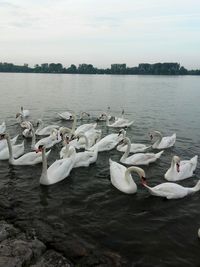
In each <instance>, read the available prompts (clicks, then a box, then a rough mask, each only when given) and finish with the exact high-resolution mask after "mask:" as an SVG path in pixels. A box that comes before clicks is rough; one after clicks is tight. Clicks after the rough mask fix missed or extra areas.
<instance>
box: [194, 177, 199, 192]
mask: <svg viewBox="0 0 200 267" xmlns="http://www.w3.org/2000/svg"><path fill="white" fill-rule="evenodd" d="M193 190H194V192H197V191H199V190H200V180H198V182H197V183H196V185H195V186H194V187H193Z"/></svg>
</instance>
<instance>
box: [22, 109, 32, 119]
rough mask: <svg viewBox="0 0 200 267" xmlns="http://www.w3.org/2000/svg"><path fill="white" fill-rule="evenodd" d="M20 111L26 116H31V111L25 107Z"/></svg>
mask: <svg viewBox="0 0 200 267" xmlns="http://www.w3.org/2000/svg"><path fill="white" fill-rule="evenodd" d="M20 113H21V114H22V115H23V117H24V118H26V117H29V116H30V111H29V110H28V109H24V108H23V107H21V111H20Z"/></svg>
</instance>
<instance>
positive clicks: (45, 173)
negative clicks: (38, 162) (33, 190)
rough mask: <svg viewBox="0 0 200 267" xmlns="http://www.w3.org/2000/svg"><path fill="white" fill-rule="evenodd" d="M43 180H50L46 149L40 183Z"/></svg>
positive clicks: (43, 150)
mask: <svg viewBox="0 0 200 267" xmlns="http://www.w3.org/2000/svg"><path fill="white" fill-rule="evenodd" d="M41 180H48V177H47V157H46V149H42V174H41V177H40V181H41Z"/></svg>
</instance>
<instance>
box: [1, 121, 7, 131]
mask: <svg viewBox="0 0 200 267" xmlns="http://www.w3.org/2000/svg"><path fill="white" fill-rule="evenodd" d="M5 131H6V123H5V121H4V122H2V124H1V125H0V134H3V133H5Z"/></svg>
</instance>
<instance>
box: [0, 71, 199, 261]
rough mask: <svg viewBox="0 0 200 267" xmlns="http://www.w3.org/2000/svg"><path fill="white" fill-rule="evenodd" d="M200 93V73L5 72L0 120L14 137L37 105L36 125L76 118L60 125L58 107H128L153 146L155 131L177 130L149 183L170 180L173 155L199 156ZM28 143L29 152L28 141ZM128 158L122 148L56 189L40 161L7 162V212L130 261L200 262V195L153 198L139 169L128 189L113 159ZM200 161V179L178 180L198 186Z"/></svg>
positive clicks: (0, 184)
mask: <svg viewBox="0 0 200 267" xmlns="http://www.w3.org/2000/svg"><path fill="white" fill-rule="evenodd" d="M199 99H200V77H195V76H194V77H192V76H185V77H181V76H120V75H119V76H109V75H57V74H55V75H48V74H3V73H0V124H1V123H2V121H4V120H5V121H6V124H7V128H8V131H9V133H10V135H11V136H14V135H16V134H17V133H19V134H20V133H21V132H22V131H21V128H20V127H19V125H18V124H16V119H15V115H16V113H17V112H18V111H19V110H20V107H21V106H24V108H25V109H29V110H30V111H31V118H30V120H31V121H33V122H35V121H36V120H37V119H38V118H42V119H43V120H44V122H45V124H49V123H52V124H54V123H57V124H59V125H63V126H64V125H67V126H69V125H70V124H69V123H65V122H64V121H60V120H59V119H58V117H57V115H56V112H63V111H66V110H68V109H72V110H74V111H76V112H77V113H79V112H81V111H87V112H89V113H90V114H91V116H92V117H93V118H95V116H96V115H99V114H100V113H101V112H102V111H106V110H107V107H108V106H110V108H111V113H112V114H113V115H117V116H119V115H120V113H121V111H122V109H124V110H125V117H127V118H129V119H134V120H135V122H134V124H133V125H132V126H131V128H129V129H128V130H127V135H128V136H129V137H130V138H131V140H133V141H135V142H142V143H145V144H149V143H150V140H149V137H148V132H149V131H150V130H152V129H155V130H159V131H161V132H162V133H163V135H165V136H167V135H171V134H173V133H174V132H176V134H177V141H176V144H175V146H174V147H173V148H170V149H167V150H165V152H164V154H163V155H162V156H161V158H160V159H159V160H158V161H157V162H156V163H153V164H151V165H150V166H149V167H144V170H145V172H146V176H147V177H148V184H149V185H150V186H154V185H157V184H159V183H162V182H164V181H165V180H164V179H163V176H164V173H165V172H166V170H167V169H168V168H169V166H170V162H171V158H172V156H173V155H175V154H176V155H179V156H180V157H181V158H183V159H189V158H190V157H192V156H194V155H196V154H197V155H199V154H200V123H199V121H200V120H199V117H200V105H199ZM91 121H93V120H91ZM98 128H99V129H102V131H103V135H106V134H108V133H111V132H117V130H113V129H107V128H106V126H105V123H104V122H101V123H98ZM21 140H23V138H22V136H21V135H20V138H19V142H20V141H21ZM25 144H26V151H29V149H30V141H27V140H25ZM60 148H61V144H59V145H57V146H56V147H54V148H53V149H52V152H51V155H50V157H49V164H51V163H52V162H53V161H54V160H55V159H57V158H58V157H59V150H60ZM120 156H121V154H120V153H119V152H118V151H116V150H112V151H110V152H101V153H99V155H98V159H97V162H96V163H95V164H93V165H91V166H90V167H88V168H77V169H73V170H72V172H71V174H70V176H69V177H68V178H66V179H65V180H63V181H62V182H60V183H58V184H55V185H52V186H49V187H45V186H41V185H40V184H39V178H40V174H41V168H42V166H41V164H39V165H37V166H33V167H31V166H30V167H22V166H21V167H20V166H18V167H13V166H10V165H9V164H8V162H7V161H0V206H1V210H3V211H4V214H0V215H1V217H6V218H7V219H10V220H11V221H14V222H16V223H18V224H19V225H24V227H25V228H26V229H27V228H30V229H32V228H34V229H35V230H34V231H36V232H37V231H38V232H39V229H38V228H40V225H41V224H42V223H45V224H46V225H49V226H50V227H52V228H51V229H54V231H53V232H51V233H49V235H51V238H52V240H53V238H55V237H56V238H57V239H58V237H59V243H60V246H61V247H62V245H63V246H64V244H65V239H66V238H67V237H68V235H69V233H72V234H73V235H76V236H78V237H80V239H82V240H86V241H87V242H88V243H91V244H93V245H94V246H95V247H96V248H98V250H100V251H101V250H102V251H105V250H111V251H114V252H117V253H119V254H120V255H121V256H122V257H123V258H125V259H126V260H127V261H128V266H198V265H199V264H200V242H199V240H198V238H197V230H198V228H199V227H200V209H199V207H200V205H199V203H200V193H199V192H197V193H196V194H194V195H191V196H188V197H185V198H184V199H179V200H170V201H169V200H165V199H162V198H158V197H154V196H150V195H149V193H148V192H147V191H146V190H145V188H143V187H142V186H141V184H140V181H139V179H138V177H137V176H135V175H133V177H134V179H135V181H136V183H137V184H138V192H137V193H136V194H134V195H126V194H123V193H121V192H120V191H118V190H117V189H115V188H114V187H113V186H112V185H111V183H110V176H109V162H108V160H109V158H112V159H113V160H116V161H119V159H120ZM199 166H200V164H199V163H198V167H197V170H196V174H195V176H194V177H193V178H189V179H186V180H185V181H182V182H180V184H181V185H184V186H193V185H194V184H195V183H196V182H197V180H198V179H199V178H200V167H199ZM1 213H2V212H1ZM37 226H38V228H37ZM66 256H67V255H66Z"/></svg>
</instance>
